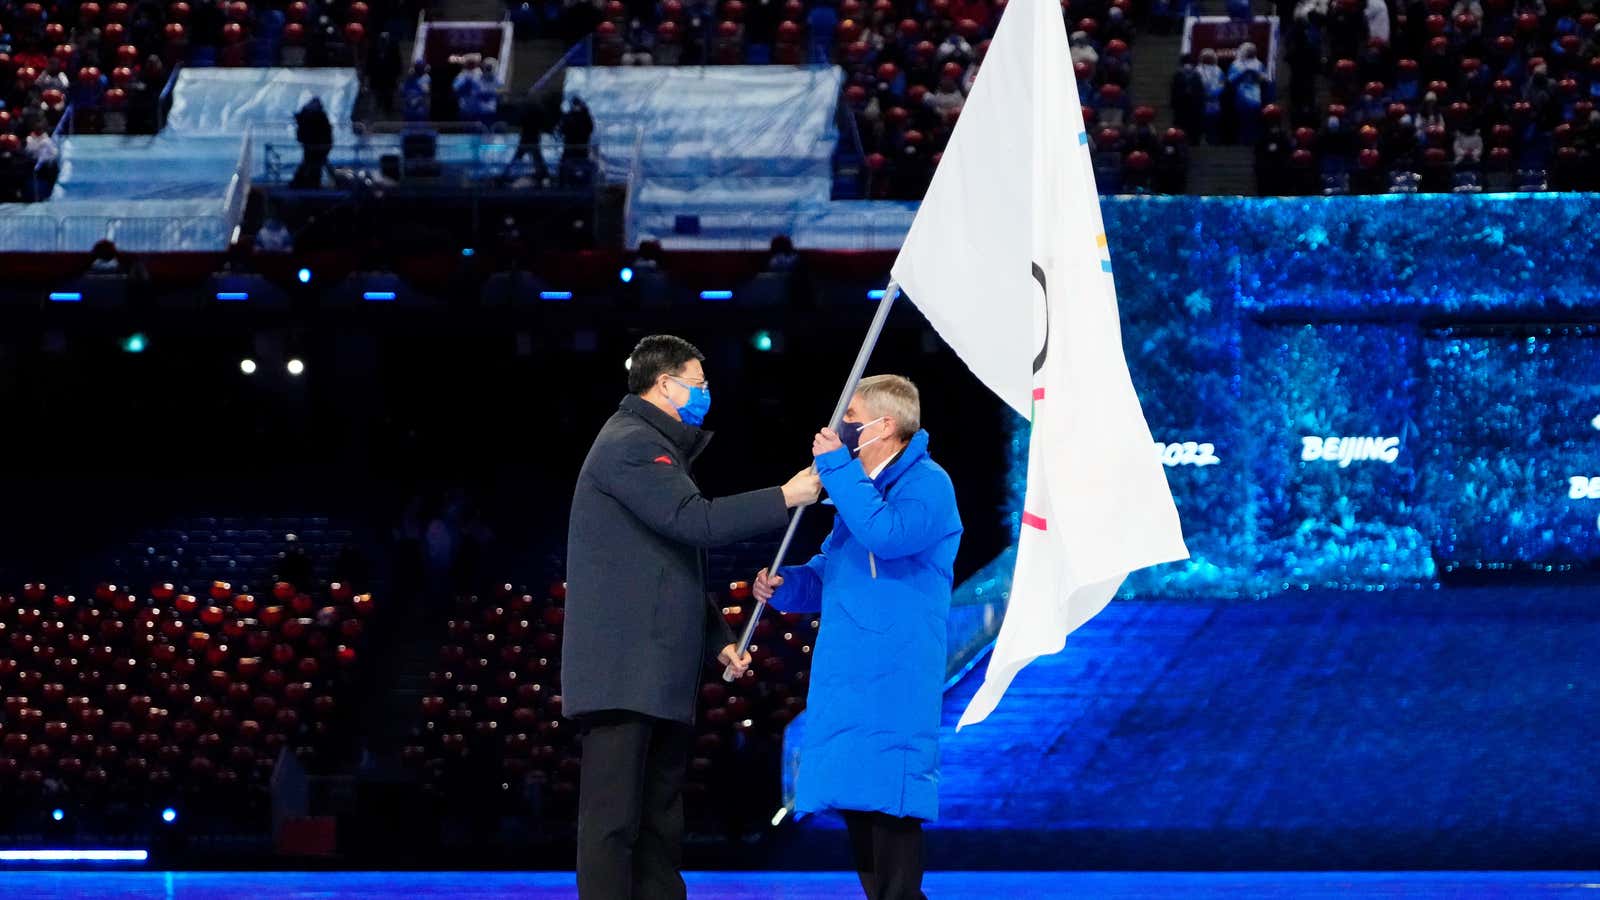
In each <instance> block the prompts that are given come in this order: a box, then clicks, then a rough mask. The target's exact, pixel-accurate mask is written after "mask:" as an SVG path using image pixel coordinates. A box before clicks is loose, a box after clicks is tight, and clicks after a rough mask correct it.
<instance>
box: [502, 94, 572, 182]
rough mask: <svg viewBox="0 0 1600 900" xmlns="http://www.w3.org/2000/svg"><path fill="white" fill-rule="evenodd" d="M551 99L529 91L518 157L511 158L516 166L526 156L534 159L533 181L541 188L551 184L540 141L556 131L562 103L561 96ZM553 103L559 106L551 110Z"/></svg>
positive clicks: (523, 116)
mask: <svg viewBox="0 0 1600 900" xmlns="http://www.w3.org/2000/svg"><path fill="white" fill-rule="evenodd" d="M549 97H550V100H546V99H544V98H541V97H538V96H535V95H534V93H533V91H532V90H529V91H528V97H527V99H526V100H524V101H523V102H522V121H521V123H520V125H521V129H522V132H521V137H520V138H518V140H517V152H516V155H515V156H513V157H511V165H516V164H517V161H518V160H520V159H522V158H523V157H524V156H528V157H532V158H533V181H534V184H536V185H538V186H540V187H543V186H545V185H547V184H549V183H550V167H549V165H548V164H547V163H546V162H545V159H544V148H543V147H542V146H540V141H541V140H542V139H543V137H544V135H546V134H551V133H553V132H554V131H555V130H556V125H557V124H558V117H557V116H556V115H555V113H556V112H557V111H558V110H559V104H560V103H561V97H560V95H558V94H555V93H553V92H552V93H551V94H550V95H549ZM551 102H554V103H555V104H557V109H555V110H552V109H551V106H550V104H551Z"/></svg>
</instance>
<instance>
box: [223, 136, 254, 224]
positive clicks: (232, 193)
mask: <svg viewBox="0 0 1600 900" xmlns="http://www.w3.org/2000/svg"><path fill="white" fill-rule="evenodd" d="M254 138H255V129H254V128H253V127H247V128H245V131H244V139H243V140H242V141H240V146H239V159H238V161H237V162H235V163H234V166H233V177H232V178H230V179H228V190H227V193H225V194H223V199H222V216H223V219H224V221H225V222H226V223H227V226H228V243H229V244H235V243H238V241H239V231H240V223H241V222H243V221H244V208H245V204H246V203H247V202H248V201H249V199H250V183H251V180H252V173H253V172H254V169H255V166H254V164H253V159H254V156H255V139H254Z"/></svg>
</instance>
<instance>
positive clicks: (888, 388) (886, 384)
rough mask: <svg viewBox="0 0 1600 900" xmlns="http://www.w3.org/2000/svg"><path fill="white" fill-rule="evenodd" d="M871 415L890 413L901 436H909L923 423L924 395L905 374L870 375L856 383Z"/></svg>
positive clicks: (905, 437) (872, 417) (906, 437)
mask: <svg viewBox="0 0 1600 900" xmlns="http://www.w3.org/2000/svg"><path fill="white" fill-rule="evenodd" d="M856 395H857V396H859V397H860V398H861V402H862V404H863V405H864V406H866V408H867V409H866V413H867V416H868V418H871V419H876V418H878V417H879V416H889V417H891V418H893V419H894V421H895V425H896V426H898V429H899V430H898V432H897V433H898V434H899V436H900V437H901V438H903V439H907V440H909V439H910V437H911V436H912V435H914V434H916V433H917V430H918V429H920V428H921V427H922V396H921V395H920V394H918V393H917V386H916V385H914V384H912V383H911V379H909V378H907V377H905V376H904V375H869V376H867V377H866V378H863V379H861V383H860V384H859V385H857V386H856Z"/></svg>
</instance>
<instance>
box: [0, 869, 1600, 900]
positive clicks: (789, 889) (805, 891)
mask: <svg viewBox="0 0 1600 900" xmlns="http://www.w3.org/2000/svg"><path fill="white" fill-rule="evenodd" d="M687 878H688V882H689V896H690V897H691V898H693V900H755V898H762V900H833V898H838V900H844V898H858V897H860V896H861V886H860V884H859V883H857V881H856V877H855V875H854V874H852V873H845V872H692V873H689V875H688V876H687ZM923 887H924V890H925V892H926V893H927V894H928V896H929V897H930V898H932V900H967V898H973V900H976V898H984V900H990V898H994V897H999V896H1004V895H1011V896H1021V895H1026V896H1028V897H1029V900H1055V898H1063V900H1064V898H1068V897H1071V898H1082V897H1093V898H1096V900H1119V898H1129V900H1132V898H1146V897H1162V898H1166V897H1184V898H1188V900H1207V898H1222V897H1226V898H1228V900H1250V898H1257V897H1260V898H1267V897H1291V898H1322V897H1353V896H1357V897H1404V898H1434V897H1441V898H1442V897H1452V898H1454V897H1495V898H1501V900H1512V898H1520V897H1538V898H1546V897H1576V896H1587V897H1593V896H1596V895H1597V892H1600V873H1596V872H1584V873H1578V872H1371V873H1364V872H1354V873H1352V872H1250V873H1225V872H1224V873H1205V874H1195V873H1185V872H1065V873H1057V872H1051V873H1040V872H937V873H932V874H930V875H928V877H927V880H926V882H925V883H924V885H923ZM0 890H4V891H5V892H6V893H7V895H8V896H13V897H28V898H30V900H68V898H74V900H75V898H87V897H93V898H99V900H258V898H261V897H273V898H280V900H311V898H317V900H378V898H390V897H399V896H405V897H409V898H412V900H427V898H432V897H450V898H457V900H501V898H507V900H509V898H518V900H556V898H569V897H575V896H577V891H576V890H575V888H574V887H573V877H572V875H571V873H566V872H513V873H506V872H270V873H262V872H136V873H135V872H127V873H121V872H119V873H110V872H107V873H101V872H28V873H4V874H0Z"/></svg>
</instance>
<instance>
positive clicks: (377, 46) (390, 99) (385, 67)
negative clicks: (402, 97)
mask: <svg viewBox="0 0 1600 900" xmlns="http://www.w3.org/2000/svg"><path fill="white" fill-rule="evenodd" d="M399 83H400V48H399V46H397V45H396V43H395V39H394V36H393V35H391V34H389V32H387V31H384V32H381V33H379V35H378V39H377V41H375V42H373V45H372V52H371V54H370V55H368V56H367V84H368V85H369V86H370V87H371V90H372V95H373V98H374V99H375V100H377V103H378V109H379V110H381V111H382V112H383V114H384V115H385V116H390V117H392V116H394V91H395V86H396V85H397V84H399Z"/></svg>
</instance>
